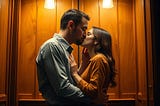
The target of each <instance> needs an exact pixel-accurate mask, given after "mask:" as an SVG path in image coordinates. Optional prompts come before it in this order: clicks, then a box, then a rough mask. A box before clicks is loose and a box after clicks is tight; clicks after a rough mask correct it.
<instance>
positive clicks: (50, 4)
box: [44, 0, 55, 9]
mask: <svg viewBox="0 0 160 106" xmlns="http://www.w3.org/2000/svg"><path fill="white" fill-rule="evenodd" d="M44 8H47V9H53V8H55V3H54V0H45V3H44Z"/></svg>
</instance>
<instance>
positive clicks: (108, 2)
mask: <svg viewBox="0 0 160 106" xmlns="http://www.w3.org/2000/svg"><path fill="white" fill-rule="evenodd" d="M102 6H103V8H112V7H113V0H103V4H102Z"/></svg>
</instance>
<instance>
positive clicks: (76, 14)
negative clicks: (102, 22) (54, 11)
mask: <svg viewBox="0 0 160 106" xmlns="http://www.w3.org/2000/svg"><path fill="white" fill-rule="evenodd" d="M82 17H84V18H85V19H87V20H88V21H89V20H90V17H89V16H88V15H87V14H85V13H84V12H82V11H80V10H77V9H69V10H67V11H66V12H65V13H64V14H63V16H62V18H61V23H60V29H62V30H64V29H66V27H67V24H68V22H69V21H70V20H73V22H74V23H75V26H78V25H79V24H80V23H81V22H82Z"/></svg>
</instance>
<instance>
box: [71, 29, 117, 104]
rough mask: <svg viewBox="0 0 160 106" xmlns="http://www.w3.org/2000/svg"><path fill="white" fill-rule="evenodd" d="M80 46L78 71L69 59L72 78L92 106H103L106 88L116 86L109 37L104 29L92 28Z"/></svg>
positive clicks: (105, 100) (74, 63)
mask: <svg viewBox="0 0 160 106" xmlns="http://www.w3.org/2000/svg"><path fill="white" fill-rule="evenodd" d="M82 46H83V47H84V49H83V52H82V63H81V66H80V68H79V70H78V68H77V64H76V62H75V61H74V59H72V58H70V61H71V72H72V76H73V78H74V79H75V81H76V83H77V86H78V87H79V88H80V89H81V90H82V91H83V92H84V93H85V94H86V95H88V96H89V97H90V98H91V99H92V101H93V106H105V105H106V103H107V89H108V87H109V86H110V87H114V86H116V83H115V61H114V58H113V56H112V40H111V35H110V34H109V33H108V32H107V31H105V30H104V29H101V28H98V27H92V28H91V29H90V30H89V32H88V33H87V35H86V38H85V39H84V42H83V43H82ZM77 70H78V71H77Z"/></svg>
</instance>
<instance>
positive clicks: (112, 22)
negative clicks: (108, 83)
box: [99, 0, 120, 98]
mask: <svg viewBox="0 0 160 106" xmlns="http://www.w3.org/2000/svg"><path fill="white" fill-rule="evenodd" d="M99 5H100V11H99V12H100V16H99V17H100V20H99V21H100V27H102V28H104V29H105V30H107V31H108V32H109V33H110V34H111V36H112V51H113V56H114V59H115V65H116V69H117V73H119V71H120V70H118V68H119V64H120V63H119V44H118V43H119V39H118V38H119V35H118V26H117V24H118V19H117V18H118V17H117V16H118V15H117V8H118V7H117V0H114V7H113V8H103V7H102V0H100V2H99ZM116 82H117V87H115V88H109V90H108V95H109V98H118V93H119V84H120V83H119V74H117V76H116Z"/></svg>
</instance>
